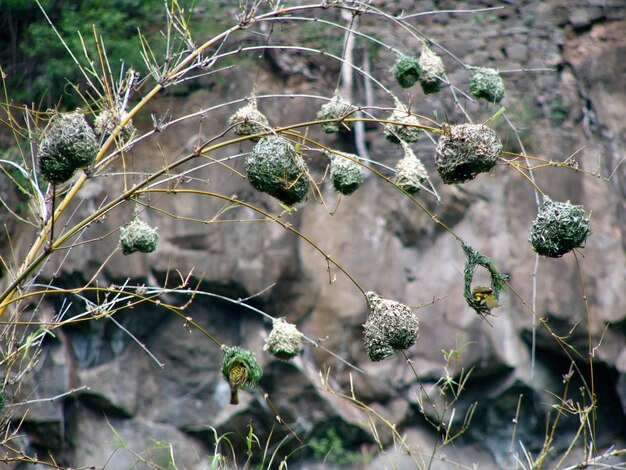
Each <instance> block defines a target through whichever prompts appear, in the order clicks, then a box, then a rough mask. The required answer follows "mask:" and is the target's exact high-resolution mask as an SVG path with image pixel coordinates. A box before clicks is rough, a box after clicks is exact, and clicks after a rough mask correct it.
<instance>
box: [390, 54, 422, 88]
mask: <svg viewBox="0 0 626 470" xmlns="http://www.w3.org/2000/svg"><path fill="white" fill-rule="evenodd" d="M391 73H393V76H394V77H395V78H396V81H397V82H398V85H400V86H401V87H402V88H410V87H412V86H413V85H415V82H417V80H419V78H420V65H419V61H418V59H417V58H416V57H411V56H407V55H400V56H399V57H398V59H397V60H396V63H395V64H394V66H393V68H392V69H391Z"/></svg>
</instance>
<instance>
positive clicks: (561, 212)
mask: <svg viewBox="0 0 626 470" xmlns="http://www.w3.org/2000/svg"><path fill="white" fill-rule="evenodd" d="M590 233H591V230H590V229H589V220H588V219H587V218H585V209H584V208H583V206H576V205H573V204H571V203H570V202H569V201H567V202H553V201H552V199H550V198H549V197H548V196H544V197H543V204H542V205H541V207H540V208H539V213H538V214H537V218H536V219H535V220H534V221H533V223H532V227H531V229H530V238H529V241H530V244H531V245H532V247H533V249H534V250H535V251H536V252H537V253H538V254H540V255H542V256H547V257H550V258H559V257H561V256H563V255H564V254H566V253H568V252H570V251H571V250H573V249H574V248H579V247H581V246H582V245H583V243H584V242H585V240H586V239H587V237H588V236H589V235H590Z"/></svg>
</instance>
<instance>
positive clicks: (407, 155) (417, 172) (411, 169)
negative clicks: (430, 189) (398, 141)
mask: <svg viewBox="0 0 626 470" xmlns="http://www.w3.org/2000/svg"><path fill="white" fill-rule="evenodd" d="M402 147H403V148H404V157H403V158H402V159H400V160H398V163H397V164H396V174H395V176H394V178H393V182H394V183H395V184H397V185H398V187H400V188H402V189H403V190H405V191H406V192H407V193H409V194H417V193H418V192H419V190H420V189H421V188H422V185H423V184H424V182H425V181H426V180H427V179H428V172H427V171H426V167H425V166H424V164H423V163H422V161H421V160H420V159H419V158H417V157H416V156H415V153H413V150H412V149H411V147H409V146H408V145H407V144H404V143H403V144H402Z"/></svg>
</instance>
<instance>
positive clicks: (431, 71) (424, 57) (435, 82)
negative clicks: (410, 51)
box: [419, 45, 446, 95]
mask: <svg viewBox="0 0 626 470" xmlns="http://www.w3.org/2000/svg"><path fill="white" fill-rule="evenodd" d="M419 68H420V71H421V73H420V76H419V82H420V85H421V86H422V90H423V91H424V93H425V94H427V95H428V94H431V93H437V92H438V91H439V90H441V85H442V84H443V82H442V81H441V78H442V77H443V75H444V73H445V72H446V70H445V69H444V67H443V60H441V57H439V55H438V54H435V53H434V52H433V51H431V50H430V48H429V47H428V46H426V45H424V46H423V47H422V53H421V54H420V59H419Z"/></svg>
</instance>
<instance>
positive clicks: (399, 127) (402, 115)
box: [383, 106, 420, 144]
mask: <svg viewBox="0 0 626 470" xmlns="http://www.w3.org/2000/svg"><path fill="white" fill-rule="evenodd" d="M387 120H388V121H394V122H397V123H398V124H395V123H394V124H385V127H384V131H383V132H384V133H385V137H386V138H387V140H388V141H390V142H393V143H394V144H399V143H400V142H406V143H409V144H410V143H413V142H417V140H418V139H419V133H420V129H419V128H418V127H415V126H419V125H420V121H419V119H418V118H417V116H415V115H414V114H410V113H409V112H408V111H406V109H404V108H403V107H402V106H399V107H397V108H396V109H395V110H394V111H393V112H392V113H391V115H390V116H389V117H388V118H387Z"/></svg>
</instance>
